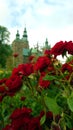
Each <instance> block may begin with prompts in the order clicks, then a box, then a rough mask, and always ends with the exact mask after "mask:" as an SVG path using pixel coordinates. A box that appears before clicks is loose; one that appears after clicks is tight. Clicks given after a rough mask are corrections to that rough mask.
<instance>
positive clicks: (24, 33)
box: [22, 27, 28, 41]
mask: <svg viewBox="0 0 73 130" xmlns="http://www.w3.org/2000/svg"><path fill="white" fill-rule="evenodd" d="M27 37H28V36H27V30H26V27H25V28H24V31H23V37H22V39H23V40H24V41H28V40H27Z"/></svg>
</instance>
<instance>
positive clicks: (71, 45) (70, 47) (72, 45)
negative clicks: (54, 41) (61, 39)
mask: <svg viewBox="0 0 73 130" xmlns="http://www.w3.org/2000/svg"><path fill="white" fill-rule="evenodd" d="M65 43H66V44H67V45H66V50H67V51H68V54H71V55H73V42H72V41H69V42H65Z"/></svg>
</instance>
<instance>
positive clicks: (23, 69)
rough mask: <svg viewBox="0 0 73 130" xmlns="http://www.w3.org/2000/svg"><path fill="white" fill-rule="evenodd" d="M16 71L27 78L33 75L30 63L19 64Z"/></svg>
mask: <svg viewBox="0 0 73 130" xmlns="http://www.w3.org/2000/svg"><path fill="white" fill-rule="evenodd" d="M18 71H19V73H20V74H22V75H24V76H29V75H30V74H32V73H33V65H32V64H31V63H26V64H21V65H19V66H18Z"/></svg>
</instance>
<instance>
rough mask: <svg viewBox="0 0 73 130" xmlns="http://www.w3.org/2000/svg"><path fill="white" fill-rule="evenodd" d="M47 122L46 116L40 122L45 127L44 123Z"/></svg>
mask: <svg viewBox="0 0 73 130" xmlns="http://www.w3.org/2000/svg"><path fill="white" fill-rule="evenodd" d="M45 120H46V115H44V116H43V117H42V118H41V120H40V124H41V125H43V124H44V122H45Z"/></svg>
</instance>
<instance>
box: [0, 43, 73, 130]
mask: <svg viewBox="0 0 73 130" xmlns="http://www.w3.org/2000/svg"><path fill="white" fill-rule="evenodd" d="M67 53H69V54H71V55H73V42H72V41H69V42H67V41H65V42H63V41H60V42H58V43H56V44H55V45H54V46H53V47H52V48H51V49H50V50H45V52H44V55H43V56H39V57H37V56H36V57H34V56H31V57H30V58H29V59H30V62H29V63H26V64H21V65H19V66H18V67H17V68H14V69H13V71H12V74H11V76H10V77H8V78H3V79H1V80H0V129H1V130H72V129H73V60H71V61H70V62H68V63H64V64H63V63H61V62H60V61H59V60H58V59H57V56H58V55H62V56H63V57H64V56H66V57H67Z"/></svg>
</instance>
